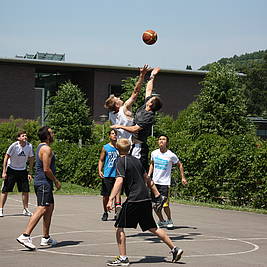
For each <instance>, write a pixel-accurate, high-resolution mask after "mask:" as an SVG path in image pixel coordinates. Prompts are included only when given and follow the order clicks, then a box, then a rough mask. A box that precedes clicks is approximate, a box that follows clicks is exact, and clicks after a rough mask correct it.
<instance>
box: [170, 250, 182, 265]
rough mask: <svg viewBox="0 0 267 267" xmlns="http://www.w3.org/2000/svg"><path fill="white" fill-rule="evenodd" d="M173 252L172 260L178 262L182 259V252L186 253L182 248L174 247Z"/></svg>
mask: <svg viewBox="0 0 267 267" xmlns="http://www.w3.org/2000/svg"><path fill="white" fill-rule="evenodd" d="M170 253H171V254H172V262H177V261H178V260H180V259H181V257H182V254H183V253H184V252H183V250H182V249H181V248H177V247H175V248H173V249H172V250H171V252H170Z"/></svg>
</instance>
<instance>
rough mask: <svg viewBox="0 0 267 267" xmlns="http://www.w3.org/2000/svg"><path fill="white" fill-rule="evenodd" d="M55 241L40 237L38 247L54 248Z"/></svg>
mask: <svg viewBox="0 0 267 267" xmlns="http://www.w3.org/2000/svg"><path fill="white" fill-rule="evenodd" d="M56 244H57V241H56V240H55V239H53V238H51V237H48V238H45V237H42V239H41V243H40V246H55V245H56Z"/></svg>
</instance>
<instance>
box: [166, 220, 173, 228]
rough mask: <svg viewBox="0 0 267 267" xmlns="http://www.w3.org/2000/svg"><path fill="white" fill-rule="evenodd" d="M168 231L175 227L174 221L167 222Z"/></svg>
mask: <svg viewBox="0 0 267 267" xmlns="http://www.w3.org/2000/svg"><path fill="white" fill-rule="evenodd" d="M166 227H167V229H172V228H173V227H174V225H173V222H172V219H170V220H167V221H166Z"/></svg>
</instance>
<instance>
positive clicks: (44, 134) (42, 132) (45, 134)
mask: <svg viewBox="0 0 267 267" xmlns="http://www.w3.org/2000/svg"><path fill="white" fill-rule="evenodd" d="M48 129H50V127H49V126H43V127H41V128H40V129H39V131H38V137H39V139H40V141H41V142H44V141H46V140H47V138H48V136H50V132H49V131H48Z"/></svg>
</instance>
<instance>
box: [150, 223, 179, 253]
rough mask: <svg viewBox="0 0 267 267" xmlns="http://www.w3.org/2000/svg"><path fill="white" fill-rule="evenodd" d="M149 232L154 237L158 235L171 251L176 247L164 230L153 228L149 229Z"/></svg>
mask: <svg viewBox="0 0 267 267" xmlns="http://www.w3.org/2000/svg"><path fill="white" fill-rule="evenodd" d="M149 231H150V232H151V233H153V234H154V235H157V236H158V237H159V238H160V239H161V240H162V241H163V242H164V243H165V244H166V245H167V246H168V247H169V248H170V249H173V248H174V247H175V246H174V244H173V242H172V241H171V239H170V238H169V236H168V235H167V233H166V232H165V231H164V230H162V229H160V228H151V229H149Z"/></svg>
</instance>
